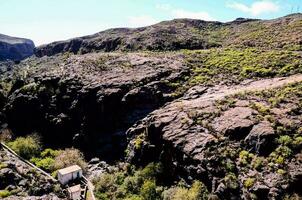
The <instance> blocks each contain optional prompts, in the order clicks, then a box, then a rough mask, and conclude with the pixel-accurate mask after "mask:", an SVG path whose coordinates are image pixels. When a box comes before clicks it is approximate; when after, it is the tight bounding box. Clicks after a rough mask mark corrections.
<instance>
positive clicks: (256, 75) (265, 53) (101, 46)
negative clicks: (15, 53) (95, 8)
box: [0, 14, 302, 199]
mask: <svg viewBox="0 0 302 200" xmlns="http://www.w3.org/2000/svg"><path fill="white" fill-rule="evenodd" d="M301 36H302V15H301V14H295V15H289V16H286V17H283V18H279V19H275V20H265V21H263V20H247V19H237V20H235V21H233V22H230V23H220V22H204V21H199V20H189V19H181V20H173V21H168V22H162V23H159V24H156V25H153V26H150V27H144V28H139V29H113V30H108V31H105V32H101V33H98V34H95V35H92V36H87V37H82V38H76V39H72V40H69V41H63V42H56V43H52V44H49V45H46V46H42V47H39V48H37V49H36V55H37V57H34V56H33V57H31V58H29V59H27V60H25V61H22V62H21V63H19V64H13V63H5V64H1V65H0V66H1V68H0V69H1V70H2V71H3V73H1V75H0V77H1V82H0V94H1V96H0V97H1V98H0V107H1V111H2V112H1V113H2V114H1V118H0V122H1V124H3V128H5V129H6V128H9V129H11V130H12V131H13V133H14V134H15V135H17V136H20V135H21V136H22V135H26V134H30V133H33V132H37V133H39V134H40V135H41V136H42V138H43V142H44V144H45V146H46V147H47V146H50V147H56V148H63V147H70V146H74V147H77V148H79V149H81V150H82V151H83V152H84V153H85V155H86V157H87V158H90V157H92V156H93V157H94V156H97V157H99V158H100V159H101V160H105V161H111V162H113V163H114V162H115V161H117V160H126V161H128V162H130V163H132V164H135V165H136V166H145V165H147V164H148V163H150V162H161V163H162V164H163V165H164V169H166V171H165V172H164V173H165V177H169V179H171V180H166V182H169V183H170V184H171V182H172V183H173V182H174V181H178V180H180V179H183V180H185V181H186V183H188V184H191V183H192V182H193V180H200V181H202V182H203V184H204V185H205V186H206V187H207V190H208V191H209V192H210V193H211V194H212V195H214V196H215V197H217V198H220V199H254V198H256V197H257V198H258V199H282V198H285V197H286V196H288V195H289V196H291V195H297V196H301V195H302V194H301V190H300V189H299V185H300V184H301V181H302V175H301V170H300V169H301V163H302V161H301V145H302V135H301V133H302V132H301V128H300V127H301V111H300V110H301V105H302V104H301V100H302V98H301V91H302V89H301V82H302V77H301V73H302V52H301V51H300V50H301ZM212 47H215V48H212ZM180 49H185V50H180ZM140 50H151V51H140ZM153 50H154V51H153ZM166 50H169V51H166ZM170 50H178V51H170ZM104 51H106V52H104ZM109 51H112V52H109ZM126 51H128V52H126ZM74 53H77V54H74ZM167 169H168V170H167ZM97 173H98V171H97V172H96V174H97ZM0 189H2V188H0Z"/></svg>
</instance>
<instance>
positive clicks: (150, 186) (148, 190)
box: [140, 180, 159, 200]
mask: <svg viewBox="0 0 302 200" xmlns="http://www.w3.org/2000/svg"><path fill="white" fill-rule="evenodd" d="M140 194H141V196H142V197H143V199H144V200H155V199H159V194H158V193H157V192H156V184H155V181H154V180H152V181H151V180H147V181H145V182H144V184H143V185H142V187H141V191H140Z"/></svg>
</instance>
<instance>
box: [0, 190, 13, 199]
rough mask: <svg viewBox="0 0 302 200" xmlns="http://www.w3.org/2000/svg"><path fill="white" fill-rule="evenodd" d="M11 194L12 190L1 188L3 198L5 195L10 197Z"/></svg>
mask: <svg viewBox="0 0 302 200" xmlns="http://www.w3.org/2000/svg"><path fill="white" fill-rule="evenodd" d="M10 195H11V193H10V191H8V190H0V197H1V198H5V197H8V196H10Z"/></svg>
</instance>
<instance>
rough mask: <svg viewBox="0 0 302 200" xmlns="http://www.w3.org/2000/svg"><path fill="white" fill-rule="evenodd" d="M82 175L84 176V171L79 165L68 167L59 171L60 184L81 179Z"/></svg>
mask: <svg viewBox="0 0 302 200" xmlns="http://www.w3.org/2000/svg"><path fill="white" fill-rule="evenodd" d="M82 175H83V170H82V168H81V167H79V166H78V165H73V166H70V167H66V168H64V169H60V170H59V171H58V179H59V181H60V183H61V184H63V185H65V184H67V183H69V182H70V181H72V180H75V179H79V178H81V177H82Z"/></svg>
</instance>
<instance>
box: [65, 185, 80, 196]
mask: <svg viewBox="0 0 302 200" xmlns="http://www.w3.org/2000/svg"><path fill="white" fill-rule="evenodd" d="M67 192H68V198H69V199H72V200H80V199H81V186H80V185H75V186H72V187H70V188H68V189H67Z"/></svg>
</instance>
